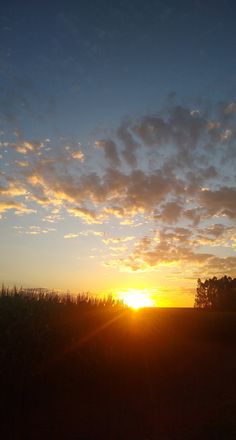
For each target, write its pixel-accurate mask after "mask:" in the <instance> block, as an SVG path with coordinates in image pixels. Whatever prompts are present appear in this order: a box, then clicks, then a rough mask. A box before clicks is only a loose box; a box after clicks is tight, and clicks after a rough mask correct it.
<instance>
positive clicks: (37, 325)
mask: <svg viewBox="0 0 236 440" xmlns="http://www.w3.org/2000/svg"><path fill="white" fill-rule="evenodd" d="M0 339H1V345H0V368H1V403H0V405H1V425H0V429H1V431H2V435H1V438H4V439H25V440H27V439H36V440H38V439H54V438H55V439H63V440H64V439H68V440H70V439H71V440H72V439H74V440H76V439H77V440H79V439H81V440H88V439H91V440H94V439H115V440H116V439H137V440H139V439H143V440H144V439H146V440H147V439H150V440H152V439H157V438H158V439H199V438H203V439H235V438H236V418H235V414H236V381H235V371H236V350H235V343H236V314H235V313H230V312H224V313H223V312H207V311H199V310H196V309H143V310H139V311H136V312H134V311H132V310H129V309H126V308H123V307H122V306H121V305H120V304H117V303H114V302H112V301H111V300H109V301H107V302H102V301H101V302H94V301H92V300H89V299H88V298H87V297H83V296H80V297H79V298H78V299H77V300H72V299H71V298H70V297H66V296H64V297H58V296H57V295H52V294H42V293H40V292H37V291H34V292H23V291H22V292H17V291H15V292H14V291H13V292H7V291H3V292H2V295H1V297H0Z"/></svg>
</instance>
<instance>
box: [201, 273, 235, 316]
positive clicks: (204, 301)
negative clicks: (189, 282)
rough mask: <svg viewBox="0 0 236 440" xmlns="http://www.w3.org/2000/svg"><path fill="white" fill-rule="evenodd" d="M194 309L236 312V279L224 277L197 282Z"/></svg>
mask: <svg viewBox="0 0 236 440" xmlns="http://www.w3.org/2000/svg"><path fill="white" fill-rule="evenodd" d="M194 307H197V308H202V309H212V310H236V278H231V277H228V276H226V275H225V276H224V277H222V278H219V279H217V278H216V277H213V278H209V279H206V280H205V281H201V280H200V279H198V281H197V290H196V295H195V302H194Z"/></svg>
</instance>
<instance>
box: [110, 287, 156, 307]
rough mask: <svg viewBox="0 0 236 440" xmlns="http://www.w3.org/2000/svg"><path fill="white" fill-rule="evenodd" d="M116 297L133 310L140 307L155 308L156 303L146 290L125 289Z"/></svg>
mask: <svg viewBox="0 0 236 440" xmlns="http://www.w3.org/2000/svg"><path fill="white" fill-rule="evenodd" d="M117 295H118V297H119V298H120V299H121V300H122V301H123V302H124V304H126V305H127V306H128V307H131V308H132V309H135V310H138V309H141V308H142V307H156V301H155V299H154V298H153V297H152V294H151V293H150V292H149V291H148V290H147V289H127V290H124V291H120V292H118V294H117Z"/></svg>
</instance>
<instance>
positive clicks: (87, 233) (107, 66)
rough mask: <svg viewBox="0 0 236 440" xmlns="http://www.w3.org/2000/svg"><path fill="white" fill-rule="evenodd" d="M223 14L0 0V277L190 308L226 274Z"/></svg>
mask: <svg viewBox="0 0 236 440" xmlns="http://www.w3.org/2000/svg"><path fill="white" fill-rule="evenodd" d="M49 3H50V4H49ZM235 13H236V5H235V2H234V1H231V0H228V1H227V0H220V1H201V0H198V1H197V0H196V1H194V0H193V1H189V0H188V1H181V0H180V1H179V2H176V1H168V0H167V1H166V0H165V1H164V0H163V1H151V0H146V1H145V2H143V1H139V0H136V1H134V0H130V1H129V2H127V1H102V0H101V1H95V0H91V1H83V0H81V1H79V0H78V1H58V2H53V1H52V2H26V1H22V2H19V1H8V2H2V3H1V6H0V216H1V218H0V243H1V252H0V281H1V282H3V283H4V284H5V285H8V286H12V285H17V286H24V287H29V288H30V287H36V288H38V287H40V288H49V289H56V290H59V291H70V292H72V293H78V292H90V293H93V294H102V295H108V294H111V293H112V294H114V295H115V296H118V297H122V298H123V297H127V298H128V297H129V296H130V295H132V294H133V293H134V294H135V292H136V293H137V292H139V294H140V295H142V297H145V298H146V299H147V304H149V303H152V304H155V305H159V306H192V305H193V302H194V293H195V289H196V283H197V279H198V278H201V279H205V278H206V277H212V276H217V277H221V276H223V275H225V274H227V275H230V276H235V275H236V254H235V250H236V225H235V219H236V92H235V90H236V57H235V49H236V28H235Z"/></svg>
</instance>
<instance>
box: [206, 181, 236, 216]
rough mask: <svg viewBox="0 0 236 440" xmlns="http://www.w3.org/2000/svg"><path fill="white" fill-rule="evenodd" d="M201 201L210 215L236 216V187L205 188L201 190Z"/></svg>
mask: <svg viewBox="0 0 236 440" xmlns="http://www.w3.org/2000/svg"><path fill="white" fill-rule="evenodd" d="M199 201H200V204H201V206H202V207H203V208H204V209H205V211H206V212H207V214H208V215H211V216H212V215H217V216H227V217H229V218H230V219H235V218H236V203H235V201H236V187H226V186H225V187H221V188H220V189H217V190H212V189H203V190H202V191H200V192H199Z"/></svg>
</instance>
